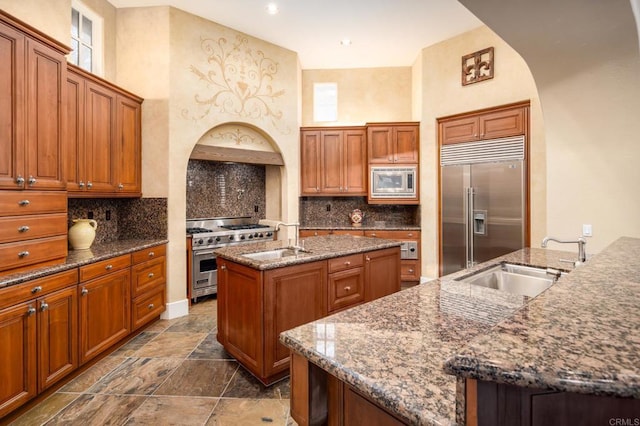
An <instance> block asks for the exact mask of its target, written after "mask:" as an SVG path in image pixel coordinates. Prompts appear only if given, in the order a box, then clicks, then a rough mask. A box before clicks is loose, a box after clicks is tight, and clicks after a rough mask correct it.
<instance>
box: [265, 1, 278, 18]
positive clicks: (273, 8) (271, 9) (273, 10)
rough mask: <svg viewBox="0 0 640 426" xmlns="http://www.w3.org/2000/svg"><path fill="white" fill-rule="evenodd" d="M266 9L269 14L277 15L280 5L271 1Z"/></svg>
mask: <svg viewBox="0 0 640 426" xmlns="http://www.w3.org/2000/svg"><path fill="white" fill-rule="evenodd" d="M266 9H267V13H268V14H269V15H275V14H276V13H278V5H277V4H275V3H269V4H268V5H267V7H266Z"/></svg>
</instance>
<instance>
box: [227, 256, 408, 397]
mask: <svg viewBox="0 0 640 426" xmlns="http://www.w3.org/2000/svg"><path fill="white" fill-rule="evenodd" d="M367 276H369V277H370V278H369V280H367V279H366V277H367ZM346 287H350V288H349V289H348V290H347V289H345V288H346ZM399 290H400V249H399V247H393V248H389V249H384V250H374V251H370V252H365V253H358V254H355V255H349V256H343V257H338V258H333V259H329V260H321V261H316V262H310V263H302V264H298V265H292V266H287V267H282V268H276V269H271V270H265V271H260V270H257V269H253V268H251V267H249V266H245V265H240V264H238V263H235V262H232V261H229V260H226V259H222V258H218V334H217V339H218V341H219V342H220V343H221V344H222V345H223V346H224V348H225V350H226V351H227V352H229V353H230V354H231V355H232V356H233V357H234V358H236V359H237V360H238V362H240V363H241V364H242V365H243V366H244V367H245V368H247V370H249V371H250V372H251V373H252V374H253V375H255V376H256V377H257V378H258V379H259V380H260V381H261V382H262V383H264V384H267V385H268V384H270V383H273V382H274V381H276V380H279V379H280V378H282V377H284V376H286V375H287V374H289V364H290V358H289V350H288V349H287V348H286V347H285V346H284V345H282V344H281V343H280V341H279V336H280V333H282V332H283V331H286V330H289V329H291V328H294V327H297V326H299V325H302V324H306V323H308V322H311V321H315V320H317V319H320V318H323V317H325V316H327V315H329V314H331V313H334V312H336V311H338V310H342V309H346V308H348V307H352V306H356V305H358V304H361V303H363V302H365V301H368V300H373V299H376V298H378V297H382V296H385V295H387V294H391V293H393V292H396V291H399Z"/></svg>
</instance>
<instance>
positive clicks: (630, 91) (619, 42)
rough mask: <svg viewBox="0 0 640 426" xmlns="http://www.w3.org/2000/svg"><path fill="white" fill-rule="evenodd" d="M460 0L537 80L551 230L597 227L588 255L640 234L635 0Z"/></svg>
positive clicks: (639, 57)
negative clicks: (520, 58)
mask: <svg viewBox="0 0 640 426" xmlns="http://www.w3.org/2000/svg"><path fill="white" fill-rule="evenodd" d="M461 2H462V3H464V4H465V6H467V7H468V8H469V9H470V10H471V11H472V12H473V13H475V14H476V15H477V16H479V17H480V18H481V19H482V20H483V21H484V22H487V24H488V25H490V26H491V27H492V28H494V29H495V31H496V32H498V33H499V34H500V36H501V37H502V38H504V39H505V40H507V41H508V42H509V44H510V45H511V46H514V48H515V49H516V50H517V51H518V52H519V53H520V54H521V55H522V56H523V57H524V58H525V60H526V61H527V63H528V64H529V67H530V68H531V71H532V73H533V76H534V77H535V79H536V84H537V86H538V90H539V93H540V100H541V104H542V110H543V112H544V117H545V128H544V131H545V137H546V140H547V225H548V226H547V232H548V233H549V234H550V235H553V236H556V237H559V238H567V239H569V238H571V239H574V238H575V237H577V236H579V235H580V234H581V232H582V224H591V225H593V237H592V238H588V239H587V253H588V254H589V253H592V254H593V253H595V252H598V251H600V250H601V249H602V248H604V247H606V246H607V245H608V244H610V243H611V242H613V241H614V240H616V239H617V238H619V237H621V236H631V237H640V221H638V212H640V195H638V194H640V192H639V191H638V183H640V167H638V159H640V144H639V143H638V135H637V133H638V131H637V121H638V117H640V84H639V83H638V76H639V75H640V54H639V53H640V50H639V47H638V32H637V28H638V27H637V26H636V22H635V21H634V16H633V13H632V9H631V4H630V3H629V2H628V1H626V0H616V1H611V2H588V3H585V2H583V1H580V0H564V1H562V2H545V3H543V4H541V3H539V2H537V3H536V2H529V1H525V0H514V2H512V3H511V4H510V7H509V8H505V7H504V2H502V1H501V0H461ZM550 16H553V17H554V18H553V19H549V17H550ZM574 246H575V245H571V246H566V245H565V246H559V245H554V246H553V247H554V248H562V249H570V250H575V248H574Z"/></svg>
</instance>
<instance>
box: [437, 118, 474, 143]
mask: <svg viewBox="0 0 640 426" xmlns="http://www.w3.org/2000/svg"><path fill="white" fill-rule="evenodd" d="M478 126H479V121H478V117H477V116H474V117H462V118H458V119H453V120H447V121H443V122H441V123H440V142H441V143H442V145H448V144H454V143H463V142H473V141H477V140H478V139H479V138H480V136H479V133H480V132H479V131H478Z"/></svg>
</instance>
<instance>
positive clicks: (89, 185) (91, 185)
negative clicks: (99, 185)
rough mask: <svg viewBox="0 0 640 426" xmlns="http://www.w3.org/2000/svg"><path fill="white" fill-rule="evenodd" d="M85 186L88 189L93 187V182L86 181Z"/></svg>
mask: <svg viewBox="0 0 640 426" xmlns="http://www.w3.org/2000/svg"><path fill="white" fill-rule="evenodd" d="M87 188H88V189H91V188H93V183H91V181H89V182H87Z"/></svg>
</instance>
